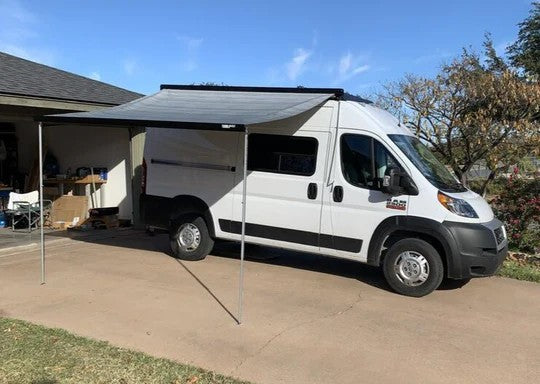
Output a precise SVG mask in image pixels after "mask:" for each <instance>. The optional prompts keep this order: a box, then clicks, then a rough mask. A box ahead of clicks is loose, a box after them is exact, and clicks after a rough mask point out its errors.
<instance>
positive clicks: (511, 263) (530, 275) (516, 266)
mask: <svg viewBox="0 0 540 384" xmlns="http://www.w3.org/2000/svg"><path fill="white" fill-rule="evenodd" d="M497 274H498V275H499V276H504V277H510V278H512V279H517V280H526V281H533V282H535V283H540V267H538V266H537V265H532V264H520V263H518V262H517V261H515V260H505V261H504V263H503V265H502V266H501V268H499V271H498V272H497Z"/></svg>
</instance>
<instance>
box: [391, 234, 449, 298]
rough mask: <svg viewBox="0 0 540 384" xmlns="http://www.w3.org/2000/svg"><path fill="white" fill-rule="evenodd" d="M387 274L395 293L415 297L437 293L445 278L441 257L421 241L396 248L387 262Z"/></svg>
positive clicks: (394, 247) (393, 246)
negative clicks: (436, 290)
mask: <svg viewBox="0 0 540 384" xmlns="http://www.w3.org/2000/svg"><path fill="white" fill-rule="evenodd" d="M383 271H384V277H385V278H386V281H387V282H388V284H389V285H390V287H392V289H393V290H394V291H396V292H397V293H400V294H402V295H405V296H413V297H422V296H425V295H427V294H429V293H431V292H433V291H434V290H435V289H437V288H438V287H439V285H440V284H441V281H442V279H443V277H444V266H443V263H442V259H441V256H440V255H439V253H438V252H437V250H436V249H435V248H433V246H432V245H431V244H429V243H428V242H426V241H424V240H420V239H403V240H400V241H398V242H397V243H395V244H394V245H392V246H391V247H390V249H389V250H388V251H387V253H386V256H385V258H384V260H383Z"/></svg>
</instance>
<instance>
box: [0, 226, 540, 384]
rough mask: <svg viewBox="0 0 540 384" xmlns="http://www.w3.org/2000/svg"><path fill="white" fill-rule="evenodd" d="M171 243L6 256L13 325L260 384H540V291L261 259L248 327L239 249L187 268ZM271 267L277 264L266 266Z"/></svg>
mask: <svg viewBox="0 0 540 384" xmlns="http://www.w3.org/2000/svg"><path fill="white" fill-rule="evenodd" d="M166 249H167V238H166V237H165V236H156V237H148V236H146V235H145V234H143V233H139V232H132V231H124V232H119V233H118V234H117V235H116V236H115V237H109V238H103V239H93V240H90V239H87V241H84V239H83V241H81V240H79V241H76V240H70V241H68V242H64V243H60V244H54V245H50V246H49V249H48V254H49V257H48V262H47V276H48V278H47V284H46V285H44V286H40V285H39V262H38V253H37V252H36V251H32V252H23V253H19V254H14V255H13V254H12V255H7V256H6V255H4V256H1V255H0V315H2V316H10V317H15V318H21V319H25V320H29V321H32V322H36V323H39V324H44V325H47V326H53V327H61V328H65V329H67V330H69V331H72V332H74V333H77V334H80V335H84V336H90V337H93V338H97V339H102V340H108V341H110V342H111V343H113V344H115V345H119V346H123V347H127V348H133V349H137V350H141V351H145V352H148V353H150V354H152V355H155V356H163V357H167V358H171V359H174V360H177V361H180V362H184V363H190V364H194V365H197V366H201V367H204V368H207V369H211V370H215V371H217V372H220V373H224V374H228V375H233V376H235V377H239V378H242V379H246V380H251V381H253V382H256V383H392V384H394V383H419V382H421V383H531V382H535V381H537V379H538V377H539V376H540V354H539V353H538V352H539V349H538V348H539V345H540V320H539V319H540V285H539V284H534V283H527V282H519V281H515V280H510V279H503V278H497V277H495V278H489V279H478V280H472V281H471V282H470V283H469V284H467V285H465V286H463V287H461V288H460V287H456V286H446V287H444V288H445V289H440V290H438V291H436V292H434V293H433V294H431V295H429V296H427V297H424V298H421V299H413V298H407V297H403V296H399V295H396V294H394V293H391V292H389V291H388V290H387V286H386V284H385V283H384V280H383V278H382V276H381V274H380V272H379V271H378V270H377V269H373V268H370V267H367V266H364V265H360V264H357V263H354V262H349V261H344V260H336V259H329V258H321V257H316V256H310V255H303V254H296V253H287V252H281V251H272V250H268V249H266V248H256V247H253V248H251V249H249V252H250V253H251V255H252V256H259V258H258V259H257V260H255V259H252V260H251V261H248V262H247V263H246V283H245V307H244V309H245V312H244V324H243V325H241V326H238V325H236V323H235V321H234V319H233V316H234V314H235V313H236V310H237V299H238V296H237V293H238V292H237V284H238V260H237V259H236V257H237V254H238V253H237V252H238V247H237V246H236V245H231V244H224V245H221V246H220V247H219V248H218V249H217V250H216V251H215V252H214V254H215V256H209V257H208V258H207V259H206V260H204V261H201V262H178V261H176V260H174V259H172V258H170V257H169V256H167V255H166V254H165V253H164V251H165V250H166ZM260 256H264V257H262V258H261V257H260Z"/></svg>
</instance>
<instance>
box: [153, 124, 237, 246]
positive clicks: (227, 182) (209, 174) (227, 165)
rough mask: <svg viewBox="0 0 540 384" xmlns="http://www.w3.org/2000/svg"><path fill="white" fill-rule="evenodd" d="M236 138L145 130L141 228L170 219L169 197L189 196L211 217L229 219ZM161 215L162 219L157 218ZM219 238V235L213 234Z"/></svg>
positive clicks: (233, 135)
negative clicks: (206, 209)
mask: <svg viewBox="0 0 540 384" xmlns="http://www.w3.org/2000/svg"><path fill="white" fill-rule="evenodd" d="M240 135H241V134H240V133H237V132H215V131H195V130H193V131H190V130H178V129H164V128H148V129H147V134H146V144H145V153H144V158H145V161H146V167H147V171H146V172H147V173H146V196H145V197H144V198H143V199H144V200H145V205H146V207H145V217H146V223H147V224H150V225H156V224H152V223H157V222H162V223H165V222H166V223H168V221H169V220H170V219H171V218H172V217H174V215H175V212H174V211H175V209H178V206H177V205H175V203H174V201H175V198H176V200H178V197H179V196H193V197H196V198H197V199H200V200H202V201H203V202H204V203H205V204H206V205H207V206H208V208H209V209H210V212H211V213H212V219H213V220H214V228H216V231H217V232H219V229H218V228H219V226H218V225H217V217H226V218H230V217H232V204H233V201H232V194H231V190H232V189H233V188H234V175H235V173H236V172H237V169H236V153H237V149H238V144H239V138H240ZM162 216H167V217H163V218H162ZM216 236H219V233H216Z"/></svg>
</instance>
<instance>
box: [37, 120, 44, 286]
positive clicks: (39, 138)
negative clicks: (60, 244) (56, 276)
mask: <svg viewBox="0 0 540 384" xmlns="http://www.w3.org/2000/svg"><path fill="white" fill-rule="evenodd" d="M38 142H39V239H40V250H41V284H45V240H44V235H43V123H42V122H41V121H40V122H39V124H38Z"/></svg>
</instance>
